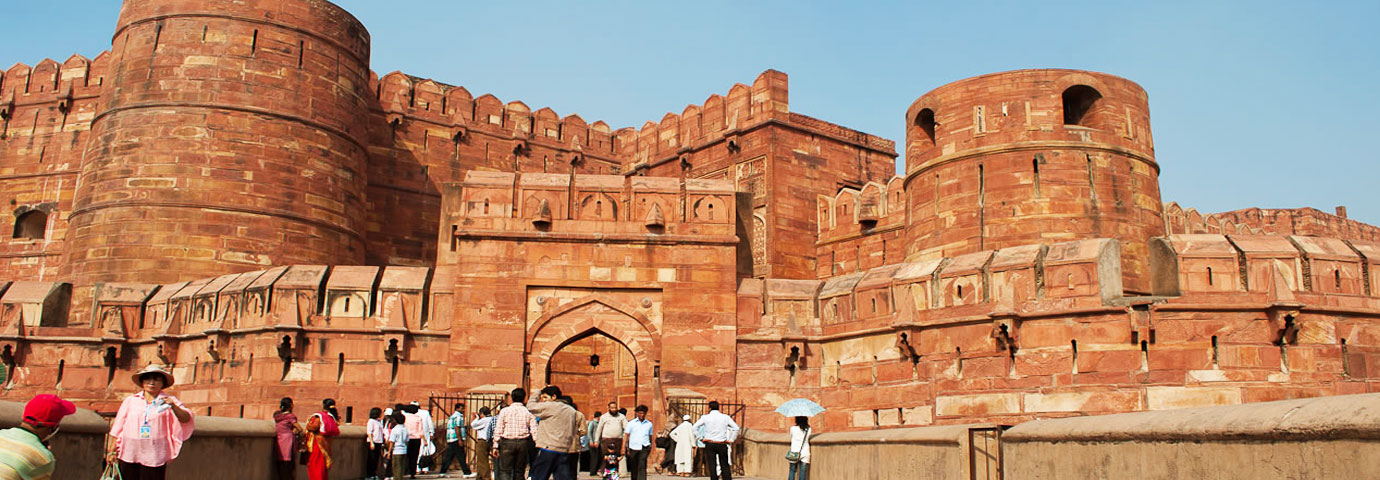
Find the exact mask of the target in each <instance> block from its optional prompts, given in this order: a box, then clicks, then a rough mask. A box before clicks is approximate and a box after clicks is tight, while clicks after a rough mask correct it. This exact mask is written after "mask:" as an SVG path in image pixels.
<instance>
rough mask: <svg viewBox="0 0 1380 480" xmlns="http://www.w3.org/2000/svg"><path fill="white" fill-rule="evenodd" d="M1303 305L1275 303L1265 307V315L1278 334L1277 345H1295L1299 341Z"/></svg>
mask: <svg viewBox="0 0 1380 480" xmlns="http://www.w3.org/2000/svg"><path fill="white" fill-rule="evenodd" d="M1302 309H1303V304H1301V303H1274V304H1271V305H1270V306H1268V307H1265V315H1266V316H1267V317H1268V318H1267V319H1268V321H1269V322H1270V325H1271V326H1272V327H1273V328H1274V330H1275V332H1277V337H1276V338H1275V345H1286V344H1288V345H1295V344H1298V341H1299V324H1298V317H1299V312H1300V311H1301V310H1302Z"/></svg>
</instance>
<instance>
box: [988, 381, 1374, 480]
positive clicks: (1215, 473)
mask: <svg viewBox="0 0 1380 480" xmlns="http://www.w3.org/2000/svg"><path fill="white" fill-rule="evenodd" d="M1377 420H1380V395H1377V394H1367V395H1344V396H1335V397H1323V398H1313V399H1302V400H1286V401H1279V402H1267V403H1257V404H1251V405H1235V406H1227V407H1210V408H1196V409H1186V410H1171V411H1164V412H1145V413H1128V414H1121V415H1107V416H1101V417H1081V418H1067V419H1060V420H1039V421H1034V422H1029V423H1024V424H1021V425H1017V426H1015V427H1013V428H1011V429H1010V430H1007V431H1006V432H1005V433H1003V434H1002V437H1001V445H1002V460H1003V461H1002V465H1003V467H1004V473H1005V474H1006V475H1009V476H1010V477H1009V478H1146V479H1178V478H1375V477H1377V476H1380V465H1377V464H1376V462H1373V461H1371V459H1372V458H1374V457H1375V455H1377V454H1380V429H1377V427H1376V425H1380V422H1377Z"/></svg>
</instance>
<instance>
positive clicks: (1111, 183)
mask: <svg viewBox="0 0 1380 480" xmlns="http://www.w3.org/2000/svg"><path fill="white" fill-rule="evenodd" d="M906 121H907V128H906V196H907V202H908V206H909V214H910V218H909V223H908V227H907V228H908V230H907V240H908V251H907V254H908V255H909V256H910V257H911V258H932V257H940V256H954V255H960V254H964V253H971V252H976V251H981V250H991V249H998V248H1005V247H1011V246H1016V245H1025V244H1032V243H1052V242H1060V241H1065V240H1076V239H1086V238H1098V237H1106V238H1116V239H1118V240H1120V242H1121V252H1122V270H1123V273H1124V275H1125V278H1124V285H1125V288H1126V290H1127V291H1128V292H1134V293H1148V292H1149V271H1148V270H1149V265H1148V264H1147V260H1148V258H1149V253H1148V251H1149V250H1148V240H1149V239H1150V237H1153V236H1158V235H1163V234H1164V222H1163V221H1162V219H1161V205H1160V192H1159V165H1158V164H1156V163H1155V153H1154V143H1153V142H1152V141H1151V138H1150V110H1149V104H1148V100H1147V96H1146V94H1145V90H1144V89H1142V88H1141V87H1140V86H1139V85H1136V84H1135V83H1134V82H1131V81H1129V80H1126V79H1123V78H1120V77H1115V76H1112V75H1107V74H1102V73H1095V72H1085V71H1077V70H1019V71H1014V72H1004V73H994V74H990V75H983V76H980V77H974V78H969V79H966V80H960V81H957V82H954V83H950V84H948V85H944V86H942V87H939V88H937V89H935V90H934V91H931V92H929V93H927V94H925V95H924V96H922V97H920V99H918V100H916V101H915V103H913V104H911V107H910V109H909V110H908V111H907V112H906Z"/></svg>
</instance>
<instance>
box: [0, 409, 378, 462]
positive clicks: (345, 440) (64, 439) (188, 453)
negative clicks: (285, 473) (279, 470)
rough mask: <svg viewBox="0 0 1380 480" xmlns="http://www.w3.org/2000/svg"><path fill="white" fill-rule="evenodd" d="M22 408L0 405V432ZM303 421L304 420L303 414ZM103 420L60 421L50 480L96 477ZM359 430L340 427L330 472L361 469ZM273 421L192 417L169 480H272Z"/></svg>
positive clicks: (85, 416) (84, 413) (80, 415)
mask: <svg viewBox="0 0 1380 480" xmlns="http://www.w3.org/2000/svg"><path fill="white" fill-rule="evenodd" d="M23 411H24V403H22V402H5V401H0V428H10V427H14V426H16V425H18V422H19V419H20V418H21V417H22V416H23ZM302 418H306V415H305V414H304V415H303V416H302ZM109 429H110V427H109V423H108V422H107V421H106V419H104V418H102V417H101V416H100V415H97V414H96V413H95V412H92V411H90V410H86V409H78V410H77V413H75V414H73V415H71V416H69V417H67V418H65V419H63V421H62V431H61V432H60V433H58V434H57V436H56V437H53V441H52V445H51V447H52V450H53V455H54V456H55V457H56V458H57V469H56V471H55V472H54V474H53V477H52V478H53V480H87V479H92V478H97V477H99V476H100V474H101V469H102V468H103V467H104V464H103V457H104V454H103V453H104V449H105V438H106V432H108V431H109ZM363 438H364V428H363V427H347V426H341V427H340V436H339V437H337V438H336V439H335V440H334V441H333V442H332V443H331V460H332V463H331V472H332V473H333V474H334V475H336V476H339V477H341V478H356V477H358V476H359V475H358V474H359V472H362V471H363V470H364V455H365V450H364V442H363ZM273 442H274V438H273V422H271V421H269V420H248V419H241V418H222V417H205V416H202V417H197V418H196V433H194V434H193V435H192V438H191V439H190V440H188V441H187V443H186V444H183V446H182V454H181V455H180V456H178V458H177V460H174V461H173V462H172V463H171V464H170V466H169V468H168V477H169V478H196V479H207V480H216V479H244V478H272V476H273V473H272V466H273V461H272V457H271V455H272V452H273V450H272V449H273ZM297 478H307V471H306V467H304V466H301V465H299V466H298V467H297Z"/></svg>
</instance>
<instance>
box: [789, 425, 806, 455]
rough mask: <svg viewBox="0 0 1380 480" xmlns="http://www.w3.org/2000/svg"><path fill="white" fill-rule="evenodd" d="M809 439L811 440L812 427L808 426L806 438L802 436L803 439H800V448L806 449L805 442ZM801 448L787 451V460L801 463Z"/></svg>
mask: <svg viewBox="0 0 1380 480" xmlns="http://www.w3.org/2000/svg"><path fill="white" fill-rule="evenodd" d="M809 441H810V429H808V428H807V429H805V438H802V439H801V440H800V450H804V449H805V443H806V442H809ZM800 450H791V451H789V452H786V461H787V462H791V463H800Z"/></svg>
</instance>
